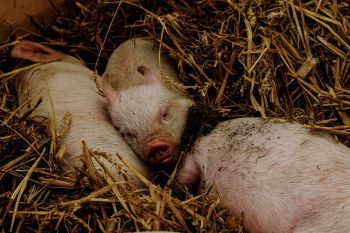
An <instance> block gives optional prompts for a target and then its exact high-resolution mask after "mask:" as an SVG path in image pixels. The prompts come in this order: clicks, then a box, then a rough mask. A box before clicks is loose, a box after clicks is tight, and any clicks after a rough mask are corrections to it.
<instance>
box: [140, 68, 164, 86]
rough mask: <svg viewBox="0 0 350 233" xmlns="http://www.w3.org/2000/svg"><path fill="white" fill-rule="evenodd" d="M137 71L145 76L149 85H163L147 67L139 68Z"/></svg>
mask: <svg viewBox="0 0 350 233" xmlns="http://www.w3.org/2000/svg"><path fill="white" fill-rule="evenodd" d="M137 71H138V72H140V74H142V75H143V76H145V78H146V83H147V84H161V81H160V79H159V78H158V77H157V76H156V75H155V74H154V73H153V72H152V71H151V70H150V69H149V68H147V67H146V66H139V67H137Z"/></svg>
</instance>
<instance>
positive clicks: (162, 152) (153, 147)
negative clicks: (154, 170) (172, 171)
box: [145, 142, 173, 165]
mask: <svg viewBox="0 0 350 233" xmlns="http://www.w3.org/2000/svg"><path fill="white" fill-rule="evenodd" d="M172 154H173V149H172V147H171V145H170V144H169V143H166V142H156V143H152V144H150V145H148V146H147V147H146V148H145V161H146V162H148V163H150V164H152V165H156V164H160V163H161V164H164V165H167V164H170V163H171V162H172V158H173V156H172Z"/></svg>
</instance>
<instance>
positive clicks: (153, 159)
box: [102, 38, 193, 167]
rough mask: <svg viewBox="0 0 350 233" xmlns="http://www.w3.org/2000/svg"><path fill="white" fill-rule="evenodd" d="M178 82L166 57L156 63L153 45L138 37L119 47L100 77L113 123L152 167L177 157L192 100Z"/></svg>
mask: <svg viewBox="0 0 350 233" xmlns="http://www.w3.org/2000/svg"><path fill="white" fill-rule="evenodd" d="M164 77H165V78H164ZM176 83H179V81H178V76H177V73H176V69H175V68H174V67H173V66H172V65H171V63H170V62H169V61H168V60H167V59H166V57H165V56H164V55H161V56H160V60H159V59H158V49H153V43H152V42H149V41H146V40H143V39H140V38H138V39H135V40H128V41H126V42H124V43H123V44H121V45H120V46H119V47H118V48H117V49H116V50H115V51H114V52H113V54H112V56H111V57H110V59H109V61H108V64H107V68H106V71H105V73H104V75H103V83H102V85H103V90H104V93H105V95H106V98H107V101H108V110H109V113H110V117H111V121H112V122H113V124H114V125H115V126H116V128H117V129H118V130H119V132H120V133H121V135H122V136H123V137H124V138H125V140H126V141H127V143H128V144H129V145H130V147H131V148H132V149H133V150H134V151H135V152H136V154H138V155H139V156H140V157H141V158H142V159H143V160H144V161H145V162H146V163H148V164H150V165H158V166H160V167H168V166H169V165H171V164H174V162H175V161H177V158H178V155H179V151H180V141H181V140H180V138H181V134H182V130H183V128H184V124H185V120H186V115H187V111H188V109H189V108H190V107H191V106H192V105H193V101H192V100H191V99H190V98H189V97H188V96H187V95H186V93H185V92H184V91H182V90H180V89H177V88H176Z"/></svg>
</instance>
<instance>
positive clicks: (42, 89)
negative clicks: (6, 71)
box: [12, 41, 151, 187]
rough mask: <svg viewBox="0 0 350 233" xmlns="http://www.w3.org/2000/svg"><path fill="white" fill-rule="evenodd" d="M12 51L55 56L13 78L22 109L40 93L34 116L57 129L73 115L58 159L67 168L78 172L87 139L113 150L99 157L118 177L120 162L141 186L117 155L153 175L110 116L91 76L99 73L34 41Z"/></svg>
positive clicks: (32, 58) (30, 56)
mask: <svg viewBox="0 0 350 233" xmlns="http://www.w3.org/2000/svg"><path fill="white" fill-rule="evenodd" d="M12 56H13V57H17V58H23V59H27V60H30V61H35V62H44V63H45V62H52V61H56V62H52V63H48V64H42V65H39V66H37V67H35V68H32V69H30V70H27V71H25V72H22V73H20V74H19V75H17V77H15V80H14V84H15V87H16V89H17V91H18V102H19V106H20V111H21V112H22V113H24V112H27V111H28V110H29V109H30V108H31V107H33V106H34V105H35V103H37V101H38V100H39V98H42V102H41V103H40V104H39V106H38V107H37V108H36V109H35V110H34V111H33V113H32V114H31V117H32V118H33V119H34V120H38V121H42V119H43V118H47V119H48V120H49V121H51V122H53V125H54V127H55V129H56V130H57V132H59V131H60V129H61V128H62V127H63V126H64V118H65V115H66V114H67V113H68V114H70V115H71V123H70V127H69V129H68V131H67V132H66V133H65V134H64V135H63V136H61V137H60V140H59V145H60V146H64V147H65V153H64V156H63V158H62V160H61V161H60V162H61V165H62V167H63V168H64V170H65V171H66V172H67V173H70V174H72V175H73V176H75V174H76V169H73V168H79V169H81V168H82V166H83V162H82V141H85V142H86V144H87V145H88V146H89V147H91V148H92V149H94V150H98V151H100V152H106V153H108V154H110V155H111V157H110V159H105V158H102V157H101V158H100V159H101V160H102V162H103V164H104V166H105V167H106V168H107V170H108V172H109V173H110V174H111V175H112V177H113V178H114V179H116V180H118V179H121V178H122V174H121V172H120V167H121V168H123V169H125V170H126V172H127V173H126V177H127V179H128V181H129V183H130V184H133V185H135V186H137V187H141V186H143V183H142V182H141V180H139V179H138V178H137V177H136V175H135V174H134V173H132V172H131V171H129V169H127V168H126V167H125V166H124V164H123V163H122V161H120V159H119V158H118V157H117V155H119V156H121V157H122V158H123V159H124V160H125V161H127V163H128V164H130V165H131V167H132V168H134V169H136V170H137V171H138V172H139V173H141V174H142V175H143V176H145V177H146V178H150V174H151V172H150V170H149V169H148V168H147V166H146V165H145V164H143V162H142V161H141V160H139V158H138V157H137V156H136V155H135V154H134V153H133V151H132V150H131V149H130V147H129V146H128V145H127V144H126V142H125V141H124V139H123V138H122V137H121V136H120V134H119V133H118V132H117V131H116V130H115V128H114V126H113V125H112V123H111V122H110V121H109V117H108V113H107V108H106V106H107V103H106V100H105V98H104V97H103V96H101V95H100V94H99V93H98V91H97V88H96V84H95V82H94V80H93V77H94V75H96V74H94V73H93V72H92V71H91V70H89V69H88V68H87V67H85V66H84V65H83V64H82V63H81V62H80V61H79V60H78V59H76V58H74V57H71V56H68V55H65V54H62V53H59V52H57V51H55V50H52V49H50V48H48V47H46V46H44V45H40V44H38V43H34V42H30V41H22V42H20V43H19V44H17V45H16V46H15V47H14V49H13V50H12ZM57 60H59V61H57ZM98 79H100V77H97V81H99V80H98ZM27 101H28V102H27ZM94 165H95V167H96V168H97V170H99V171H100V172H101V174H103V169H102V167H101V166H100V165H99V164H98V163H97V162H96V161H94Z"/></svg>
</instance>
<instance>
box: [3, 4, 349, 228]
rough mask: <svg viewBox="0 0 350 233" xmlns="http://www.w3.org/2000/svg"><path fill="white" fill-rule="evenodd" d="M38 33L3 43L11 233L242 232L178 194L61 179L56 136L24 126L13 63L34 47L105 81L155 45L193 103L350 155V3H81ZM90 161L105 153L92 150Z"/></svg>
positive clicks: (214, 209) (6, 213) (6, 221)
mask: <svg viewBox="0 0 350 233" xmlns="http://www.w3.org/2000/svg"><path fill="white" fill-rule="evenodd" d="M56 14H57V15H56V19H55V20H54V21H52V22H39V21H37V20H35V19H33V20H34V21H35V22H36V24H37V26H38V27H39V28H40V32H39V33H31V32H28V34H26V35H25V36H23V37H21V38H15V36H10V37H9V38H8V40H6V41H2V42H1V44H0V50H1V53H0V56H1V59H0V83H1V87H0V88H1V91H0V229H1V231H2V232H9V231H13V232H53V231H56V232H126V231H135V230H158V229H162V230H175V231H188V232H241V231H242V230H243V229H242V226H241V220H242V219H241V218H236V219H234V218H229V217H228V215H227V211H226V210H224V209H220V208H218V201H216V202H208V201H207V200H206V199H205V197H203V196H198V197H193V196H191V195H190V194H188V195H187V196H186V198H185V199H181V200H180V199H178V198H176V197H175V196H174V195H173V194H172V190H171V189H170V188H169V187H163V188H161V187H160V186H159V185H155V184H151V183H148V182H146V183H147V184H148V188H146V189H142V190H137V189H135V188H133V187H126V188H125V187H124V186H122V185H120V184H116V183H113V182H110V181H104V180H99V179H93V178H91V176H90V175H89V173H87V174H86V173H85V174H81V178H80V179H78V180H77V181H75V180H71V179H69V178H67V177H62V176H61V175H60V174H61V173H60V168H59V167H58V166H57V165H56V163H55V155H56V154H57V153H59V152H58V151H59V150H58V148H57V145H56V143H57V139H56V138H55V137H54V135H55V134H53V133H52V132H50V128H49V130H47V128H46V127H45V125H44V124H39V123H36V122H32V121H31V120H30V117H28V116H30V112H28V114H27V115H26V116H22V117H21V116H19V114H18V112H17V110H16V109H17V107H18V106H17V101H16V98H15V91H14V90H13V89H11V87H10V85H9V81H10V80H11V78H12V77H13V75H14V74H15V73H17V72H19V71H20V70H18V69H16V68H15V65H16V63H17V61H16V60H14V59H11V58H10V57H9V52H10V50H11V48H12V46H13V45H14V44H16V43H17V42H18V40H20V39H30V40H33V41H39V42H42V43H43V44H46V45H49V46H51V47H54V48H56V49H58V50H61V51H63V52H65V53H68V54H73V55H75V56H78V57H80V58H82V59H83V60H84V61H85V62H86V63H87V65H88V66H89V67H90V68H91V69H93V70H96V72H97V73H99V74H102V73H103V70H104V68H105V66H106V62H107V60H108V57H109V55H110V54H111V53H112V51H113V50H114V49H115V48H116V46H118V45H119V44H120V43H121V42H123V41H125V40H126V39H128V38H130V37H134V36H143V37H149V38H152V39H154V40H155V41H157V42H158V43H159V44H160V45H161V47H162V49H163V50H164V51H165V52H166V53H167V54H168V55H169V56H170V57H171V58H172V60H173V62H174V64H175V65H177V68H178V70H179V73H180V76H181V78H182V81H183V84H184V85H183V86H181V87H180V88H187V89H188V90H189V92H190V93H191V95H192V96H193V98H194V99H195V100H196V101H197V102H199V103H202V104H207V105H209V106H211V107H212V108H214V109H216V110H217V111H218V112H219V113H220V114H221V115H222V116H223V117H226V118H233V117H242V116H261V117H281V118H286V119H290V120H295V121H298V122H300V123H303V124H307V127H308V128H311V129H314V130H323V131H325V132H328V133H330V134H332V135H334V137H335V138H336V139H338V140H339V141H340V142H342V143H345V144H346V145H348V146H350V140H349V139H350V114H349V113H350V111H349V109H350V70H349V67H350V58H349V56H350V33H349V31H350V24H349V18H350V6H349V3H347V2H346V1H328V0H324V1H319V0H310V1H292V0H280V1H272V0H254V1H248V0H243V1H235V0H226V1H220V0H217V1H212V0H209V1H185V0H178V1H172V0H171V1H133V0H125V1H104V0H98V1H94V0H80V1H75V2H71V3H70V4H67V8H66V9H64V10H63V11H57V12H56ZM84 154H85V155H86V156H90V155H92V157H94V156H93V155H94V154H95V152H93V151H90V150H89V148H87V147H86V148H85V150H84Z"/></svg>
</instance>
